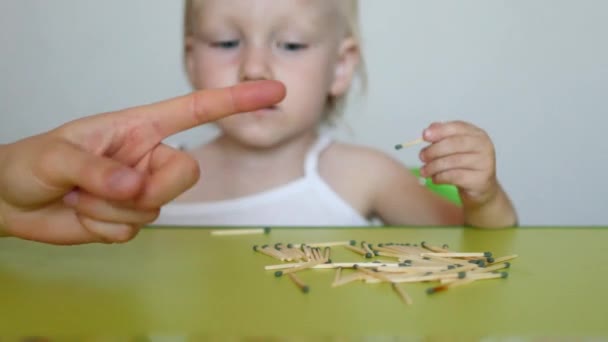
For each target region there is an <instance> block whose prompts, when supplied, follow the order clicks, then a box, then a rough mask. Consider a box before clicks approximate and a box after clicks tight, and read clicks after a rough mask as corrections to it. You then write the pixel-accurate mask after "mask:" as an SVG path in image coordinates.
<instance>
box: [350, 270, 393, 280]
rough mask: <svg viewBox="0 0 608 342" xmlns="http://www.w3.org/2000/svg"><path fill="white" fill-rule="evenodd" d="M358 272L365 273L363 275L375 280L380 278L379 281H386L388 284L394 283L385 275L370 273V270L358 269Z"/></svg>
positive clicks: (375, 272)
mask: <svg viewBox="0 0 608 342" xmlns="http://www.w3.org/2000/svg"><path fill="white" fill-rule="evenodd" d="M357 270H358V271H359V272H363V273H365V274H367V275H368V276H371V277H374V278H378V279H380V280H382V281H386V282H388V283H392V282H393V281H392V279H391V278H389V277H388V276H387V275H385V274H384V273H381V272H377V271H370V270H368V269H366V268H357Z"/></svg>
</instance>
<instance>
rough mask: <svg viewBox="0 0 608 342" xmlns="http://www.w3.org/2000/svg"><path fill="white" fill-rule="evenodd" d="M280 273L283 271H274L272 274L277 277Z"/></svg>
mask: <svg viewBox="0 0 608 342" xmlns="http://www.w3.org/2000/svg"><path fill="white" fill-rule="evenodd" d="M282 275H283V271H276V272H274V276H275V277H277V278H279V277H281V276H282Z"/></svg>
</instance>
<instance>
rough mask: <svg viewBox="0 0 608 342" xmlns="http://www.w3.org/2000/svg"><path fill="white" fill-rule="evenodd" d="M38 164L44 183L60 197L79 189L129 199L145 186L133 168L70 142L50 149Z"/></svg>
mask: <svg viewBox="0 0 608 342" xmlns="http://www.w3.org/2000/svg"><path fill="white" fill-rule="evenodd" d="M37 163H38V165H37V166H36V167H34V170H36V169H37V170H39V172H37V174H36V176H37V177H38V178H39V180H40V181H41V183H42V184H45V185H48V186H50V188H51V189H56V190H57V191H58V192H60V195H64V194H66V193H68V192H69V191H70V190H72V189H74V188H80V189H82V190H84V191H86V192H88V193H90V194H93V195H95V196H98V197H101V198H104V199H108V200H127V199H131V198H133V197H135V196H137V195H138V194H139V193H140V192H141V189H142V187H143V183H144V176H143V175H142V174H141V173H139V172H138V171H136V170H134V169H133V168H130V167H128V166H125V165H123V164H121V163H119V162H117V161H115V160H113V159H110V158H107V157H103V156H98V155H95V154H93V153H91V152H87V151H85V150H82V149H81V148H79V147H78V146H76V145H73V144H71V143H68V142H59V143H57V145H56V146H54V147H53V148H49V149H47V150H46V153H44V154H43V156H42V157H41V158H39V159H38V161H37ZM49 195H50V194H49ZM56 195H59V194H56Z"/></svg>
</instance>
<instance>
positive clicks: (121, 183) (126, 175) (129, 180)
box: [108, 167, 140, 190]
mask: <svg viewBox="0 0 608 342" xmlns="http://www.w3.org/2000/svg"><path fill="white" fill-rule="evenodd" d="M139 180H140V175H139V174H138V173H137V172H135V171H134V170H132V169H129V168H126V167H125V168H122V169H119V170H117V171H115V172H114V173H113V174H112V175H111V176H110V179H109V181H108V186H109V187H110V188H112V189H116V190H124V189H125V188H126V189H130V188H132V187H134V186H137V184H138V183H139Z"/></svg>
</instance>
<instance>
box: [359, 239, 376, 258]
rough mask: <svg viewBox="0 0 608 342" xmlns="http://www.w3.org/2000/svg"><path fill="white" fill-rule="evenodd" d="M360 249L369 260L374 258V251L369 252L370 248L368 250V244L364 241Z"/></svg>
mask: <svg viewBox="0 0 608 342" xmlns="http://www.w3.org/2000/svg"><path fill="white" fill-rule="evenodd" d="M361 248H363V250H364V251H365V257H366V258H368V259H370V258H372V257H373V256H374V251H372V250H371V248H369V244H368V243H367V242H365V241H362V242H361Z"/></svg>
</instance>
